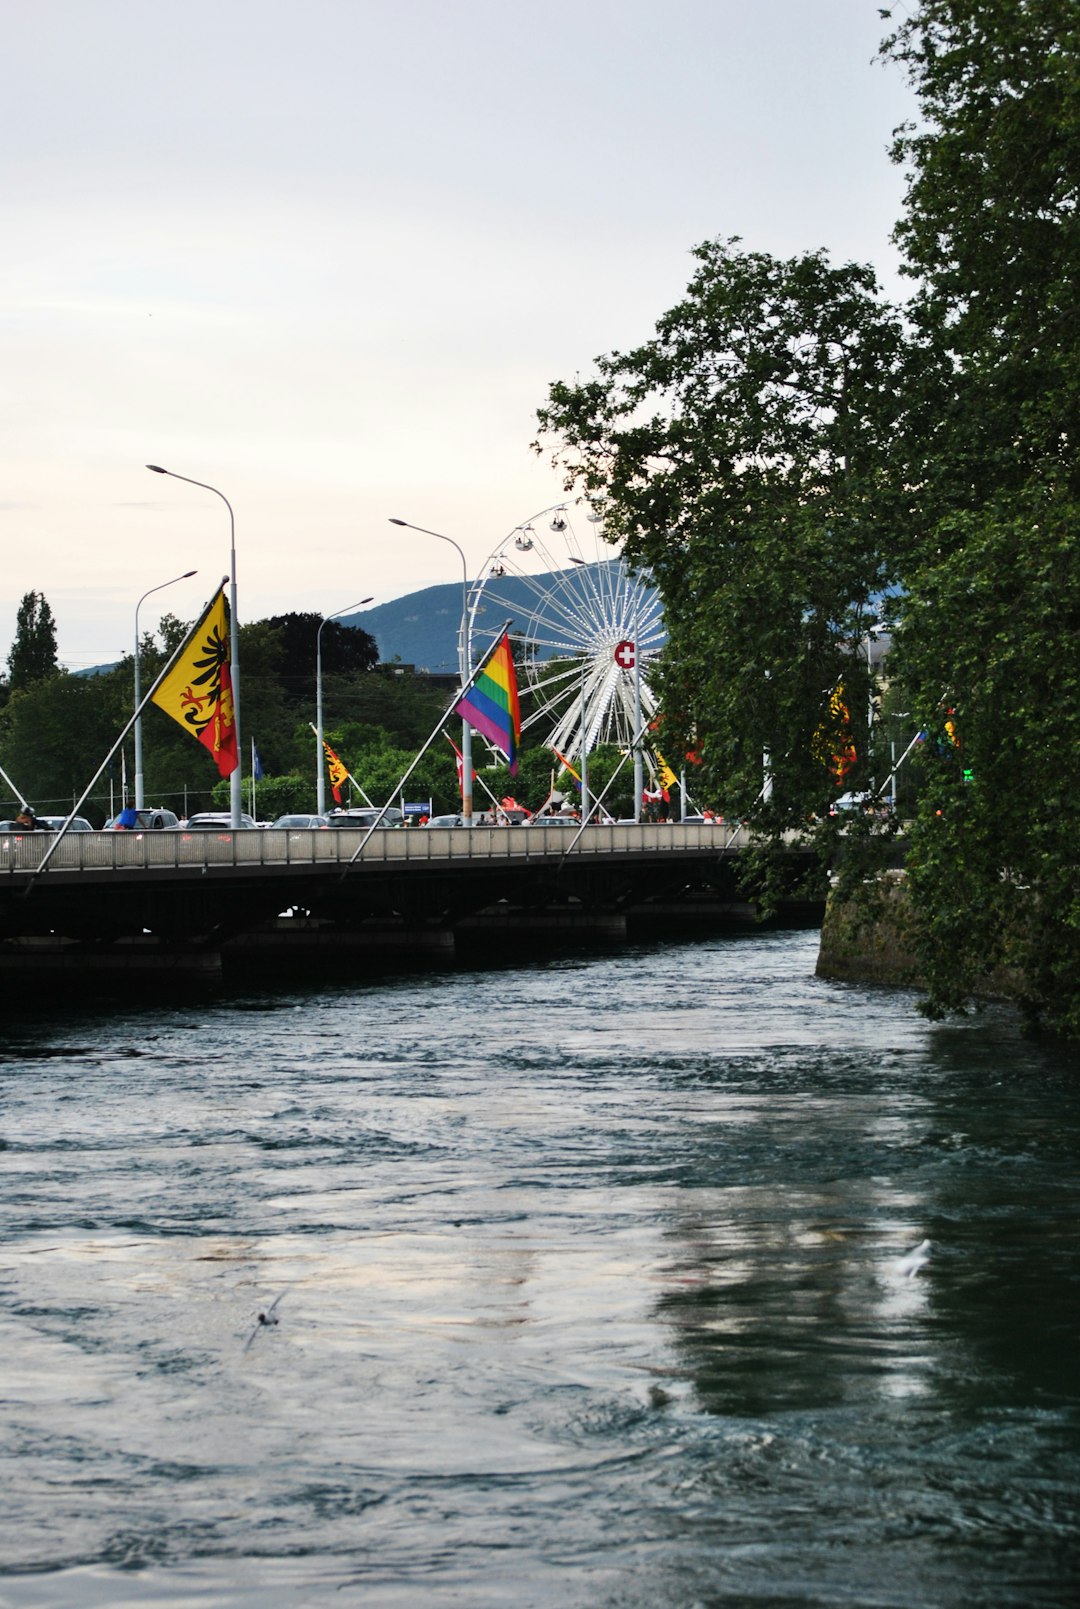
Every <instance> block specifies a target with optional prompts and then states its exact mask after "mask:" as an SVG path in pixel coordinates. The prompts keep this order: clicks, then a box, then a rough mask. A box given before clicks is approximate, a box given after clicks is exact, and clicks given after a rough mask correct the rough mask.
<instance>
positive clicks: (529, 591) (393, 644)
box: [75, 559, 618, 676]
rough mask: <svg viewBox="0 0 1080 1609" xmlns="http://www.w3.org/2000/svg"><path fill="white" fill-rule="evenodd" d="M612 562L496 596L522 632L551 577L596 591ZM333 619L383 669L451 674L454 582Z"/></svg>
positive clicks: (511, 580)
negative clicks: (357, 631) (373, 653)
mask: <svg viewBox="0 0 1080 1609" xmlns="http://www.w3.org/2000/svg"><path fill="white" fill-rule="evenodd" d="M617 563H618V560H613V559H609V560H602V561H601V562H600V563H599V564H590V565H583V566H582V567H581V569H580V570H570V571H565V572H564V571H558V572H547V573H546V574H542V575H537V576H531V577H530V578H529V580H528V581H525V580H522V579H521V578H520V577H519V576H515V575H506V576H502V577H500V579H499V597H500V600H505V604H506V607H507V611H508V612H509V611H511V610H516V612H515V613H514V615H513V620H514V624H515V625H516V626H517V627H519V628H522V627H524V625H525V623H526V621H527V620H529V619H530V618H531V616H532V614H533V612H534V610H535V609H536V607H537V599H538V589H539V592H541V593H542V592H543V591H544V590H546V588H547V587H548V586H549V585H550V583H551V582H552V580H553V579H554V577H555V575H558V576H559V577H560V578H561V580H562V584H563V587H564V588H568V589H570V590H571V591H577V590H579V589H580V590H582V591H586V590H588V589H592V588H595V587H596V585H597V580H596V578H597V576H598V574H599V573H601V572H602V571H603V570H605V569H607V568H609V567H610V566H612V565H614V564H617ZM338 618H339V620H340V622H341V624H342V625H343V626H359V627H360V628H361V629H362V630H363V631H366V632H368V633H369V634H370V635H371V636H372V637H374V639H375V641H376V643H377V644H378V647H379V658H380V660H381V661H382V663H383V664H389V663H390V662H391V661H392V660H395V659H396V660H400V662H401V663H402V664H403V665H415V666H416V669H417V670H422V671H429V672H430V673H431V674H432V675H439V674H453V673H456V671H457V668H458V662H457V634H458V626H459V624H460V621H461V583H460V582H453V581H450V582H446V583H445V584H443V585H441V586H437V587H424V588H423V589H422V590H421V591H420V592H409V593H406V595H405V597H403V598H392V599H391V600H390V602H389V603H380V604H379V605H378V606H377V607H376V608H374V609H360V610H358V611H357V612H356V613H355V614H351V615H341V616H339V617H338ZM498 624H499V622H498V621H492V626H493V627H497V626H498ZM556 635H558V633H556ZM111 669H113V666H111V665H93V666H91V667H90V668H89V669H88V670H81V671H77V672H75V674H76V675H79V676H97V675H100V674H101V672H102V671H106V670H111Z"/></svg>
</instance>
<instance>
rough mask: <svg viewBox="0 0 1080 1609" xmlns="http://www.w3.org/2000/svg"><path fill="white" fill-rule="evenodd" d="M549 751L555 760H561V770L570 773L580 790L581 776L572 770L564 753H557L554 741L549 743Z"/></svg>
mask: <svg viewBox="0 0 1080 1609" xmlns="http://www.w3.org/2000/svg"><path fill="white" fill-rule="evenodd" d="M551 752H552V754H553V755H554V756H555V758H556V759H557V760H561V761H562V768H563V770H564V771H569V773H570V775H571V776H572V777H573V779H574V781H575V782H576V783H577V785H578V791H579V792H580V791H581V777H580V776H579V775H578V773H577V772H576V771H575V770H574V768H573V766H572V765H571V764H570V761H569V760H568V759H567V758H566V756H565V755H562V754H560V753H559V751H558V749H557V748H556V747H555V745H554V743H553V744H552V745H551Z"/></svg>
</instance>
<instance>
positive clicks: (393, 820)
mask: <svg viewBox="0 0 1080 1609" xmlns="http://www.w3.org/2000/svg"><path fill="white" fill-rule="evenodd" d="M404 820H405V817H404V815H403V814H402V812H401V811H400V810H395V809H394V808H393V807H392V806H387V808H386V809H385V810H361V809H359V808H357V809H355V810H335V811H334V814H333V815H332V816H331V817H330V825H331V827H351V828H352V829H353V831H354V832H367V830H368V828H369V827H374V826H375V825H376V823H378V825H379V826H380V827H400V826H401V824H402V822H403V821H404Z"/></svg>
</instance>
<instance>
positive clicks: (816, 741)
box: [811, 682, 858, 787]
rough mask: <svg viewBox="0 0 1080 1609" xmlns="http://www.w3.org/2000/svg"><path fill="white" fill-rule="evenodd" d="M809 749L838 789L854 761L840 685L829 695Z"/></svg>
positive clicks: (855, 753) (848, 715)
mask: <svg viewBox="0 0 1080 1609" xmlns="http://www.w3.org/2000/svg"><path fill="white" fill-rule="evenodd" d="M811 747H812V749H813V753H814V756H815V758H816V759H818V760H820V761H821V763H822V765H823V766H825V767H826V769H827V770H829V771H831V773H832V775H833V779H834V780H835V782H836V784H837V786H838V787H839V785H840V783H841V782H843V780H844V778H845V777H846V776H847V774H848V772H849V771H850V770H852V769H853V767H854V765H855V762H856V760H857V759H858V751H857V750H856V748H855V742H854V739H853V738H852V735H851V712H850V711H849V709H848V707H847V705H846V704H845V703H844V684H843V682H837V684H836V686H835V687H834V688H833V690H832V692H831V693H830V695H829V713H828V715H827V717H826V719H825V720H824V721H822V723H821V725H820V726H819V727H818V729H817V731H816V732H815V733H814V737H813V742H812V745H811Z"/></svg>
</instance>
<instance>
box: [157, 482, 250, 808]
mask: <svg viewBox="0 0 1080 1609" xmlns="http://www.w3.org/2000/svg"><path fill="white" fill-rule="evenodd" d="M146 467H147V469H152V470H153V472H154V474H155V475H169V476H171V477H172V479H173V480H182V481H186V482H187V484H188V485H189V486H198V487H201V489H202V490H203V491H204V492H213V494H214V496H215V497H220V498H221V501H222V502H223V503H224V504H225V507H226V508H227V509H228V511H229V661H230V663H229V680H230V682H231V683H232V701H233V724H234V730H235V732H236V768H235V770H234V771H233V773H232V775H231V776H230V778H229V818H230V826H231V827H232V828H233V831H234V832H235V831H238V830H239V827H240V824H241V818H242V815H243V810H242V806H243V802H244V801H243V794H242V791H241V785H242V782H243V775H242V771H243V768H242V766H241V764H240V756H241V754H243V752H244V751H243V749H242V748H241V746H240V627H239V623H238V621H237V617H236V517H235V515H234V514H233V509H232V504H231V503H230V502H229V499H228V498H227V497H226V496H225V493H224V492H219V491H218V489H217V487H216V486H208V485H207V483H206V481H204V480H192V478H191V476H190V475H178V474H177V473H176V471H175V469H162V467H161V465H160V464H147V466H146Z"/></svg>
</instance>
